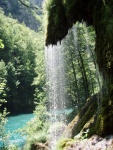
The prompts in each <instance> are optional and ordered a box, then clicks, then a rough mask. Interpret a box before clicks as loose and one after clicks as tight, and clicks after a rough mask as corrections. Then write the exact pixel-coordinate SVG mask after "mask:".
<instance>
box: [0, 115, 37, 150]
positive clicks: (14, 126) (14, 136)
mask: <svg viewBox="0 0 113 150" xmlns="http://www.w3.org/2000/svg"><path fill="white" fill-rule="evenodd" d="M33 117H34V115H33V114H21V115H16V116H11V117H8V122H7V124H6V132H7V133H8V132H10V135H11V136H10V139H9V140H8V141H7V144H8V145H9V144H16V145H17V146H19V147H22V146H23V145H24V143H25V139H26V137H25V136H21V135H20V134H19V133H17V132H15V131H16V130H18V129H20V128H22V127H24V126H25V125H26V123H27V122H28V121H30V120H31V119H32V118H33ZM0 143H1V144H0V146H1V145H2V142H1V141H0Z"/></svg>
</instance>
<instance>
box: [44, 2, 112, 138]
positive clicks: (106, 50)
mask: <svg viewBox="0 0 113 150" xmlns="http://www.w3.org/2000/svg"><path fill="white" fill-rule="evenodd" d="M47 11H48V26H47V35H46V45H49V44H56V43H57V41H61V40H62V39H63V38H64V37H65V35H66V34H67V32H68V29H69V28H70V27H71V26H72V24H73V23H76V22H77V21H82V20H84V21H86V22H87V23H88V24H89V25H93V26H94V28H95V31H96V48H95V52H96V58H97V64H98V66H99V70H100V72H101V74H102V76H103V89H102V90H103V98H102V99H101V104H100V108H101V111H100V114H99V115H98V117H97V121H96V122H97V123H96V125H95V127H94V128H95V129H94V130H93V132H94V133H95V132H96V133H98V134H100V135H103V136H104V135H108V134H111V133H113V127H112V124H113V77H112V76H113V40H112V39H113V0H109V1H107V0H72V1H71V2H70V0H65V1H64V0H52V2H51V3H50V4H49V5H48V9H47Z"/></svg>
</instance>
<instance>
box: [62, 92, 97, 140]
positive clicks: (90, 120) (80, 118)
mask: <svg viewBox="0 0 113 150" xmlns="http://www.w3.org/2000/svg"><path fill="white" fill-rule="evenodd" d="M98 100H99V96H98V94H95V95H94V96H92V97H91V98H89V99H88V100H87V102H86V104H85V105H84V106H83V107H82V109H81V111H80V112H79V113H78V115H77V116H76V117H75V118H74V119H73V120H72V122H71V123H70V124H69V125H68V126H67V128H66V130H65V132H64V134H63V136H65V137H67V138H73V137H74V136H75V135H77V134H78V133H80V132H81V131H83V133H84V132H85V131H86V130H87V129H89V128H91V127H92V126H95V120H96V115H97V112H98V109H97V108H98V104H97V103H98ZM89 134H90V135H91V134H93V132H92V130H89Z"/></svg>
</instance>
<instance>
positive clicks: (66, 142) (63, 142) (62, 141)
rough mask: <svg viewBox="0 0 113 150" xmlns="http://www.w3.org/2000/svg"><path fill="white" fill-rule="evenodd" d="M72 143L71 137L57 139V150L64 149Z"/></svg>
mask: <svg viewBox="0 0 113 150" xmlns="http://www.w3.org/2000/svg"><path fill="white" fill-rule="evenodd" d="M72 143H74V140H73V139H66V138H62V139H60V140H59V141H58V143H57V148H56V149H57V150H64V148H66V147H68V146H69V145H71V144H72Z"/></svg>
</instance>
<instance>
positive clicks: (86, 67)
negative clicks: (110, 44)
mask: <svg viewBox="0 0 113 150" xmlns="http://www.w3.org/2000/svg"><path fill="white" fill-rule="evenodd" d="M90 44H91V41H89V35H88V31H87V28H86V26H84V25H82V24H78V26H77V24H76V25H73V27H72V29H70V30H69V32H68V35H67V36H66V37H65V39H63V40H62V42H61V43H57V45H56V46H52V45H50V46H48V47H46V48H45V62H46V84H47V99H48V106H47V107H48V111H49V122H50V124H51V125H50V129H49V130H48V135H49V140H48V141H50V142H49V145H50V148H51V149H52V150H56V149H55V144H56V142H57V141H58V139H59V138H60V137H61V136H62V133H63V131H64V129H65V127H66V124H67V123H68V121H67V117H68V119H70V121H71V119H73V118H71V116H67V113H66V110H67V109H68V108H72V107H73V109H72V110H74V115H75V113H77V112H79V111H80V109H81V108H82V107H83V106H84V104H85V103H86V101H87V99H88V98H90V97H91V96H93V95H94V94H96V93H99V92H100V89H101V80H100V79H101V78H100V75H99V73H98V69H97V65H95V57H94V55H95V54H94V52H92V49H93V50H94V46H92V47H93V48H92V49H90ZM98 106H100V103H99V99H98ZM71 112H72V111H71ZM69 117H70V118H69ZM72 117H74V116H72Z"/></svg>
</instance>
